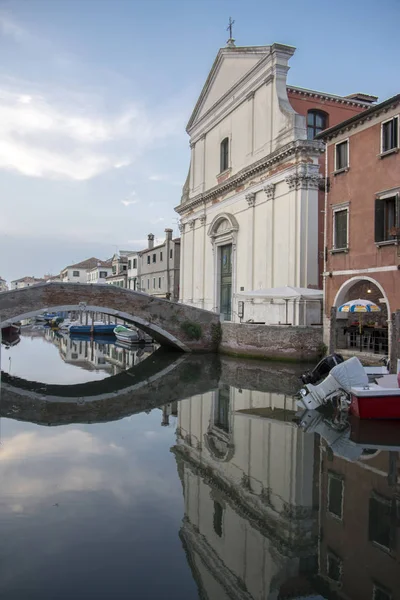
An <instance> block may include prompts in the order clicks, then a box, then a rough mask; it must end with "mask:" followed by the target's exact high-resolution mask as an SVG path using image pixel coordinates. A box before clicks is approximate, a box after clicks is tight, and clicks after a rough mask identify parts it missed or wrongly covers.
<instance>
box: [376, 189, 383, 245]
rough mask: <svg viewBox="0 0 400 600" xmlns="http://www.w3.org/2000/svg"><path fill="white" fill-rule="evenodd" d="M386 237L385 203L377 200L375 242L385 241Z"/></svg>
mask: <svg viewBox="0 0 400 600" xmlns="http://www.w3.org/2000/svg"><path fill="white" fill-rule="evenodd" d="M384 238H385V203H384V202H383V201H382V200H380V199H379V198H377V199H376V200H375V242H383V240H384Z"/></svg>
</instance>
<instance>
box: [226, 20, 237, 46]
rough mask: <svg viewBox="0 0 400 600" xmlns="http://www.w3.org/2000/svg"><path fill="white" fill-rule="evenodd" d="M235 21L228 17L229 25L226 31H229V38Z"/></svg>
mask: <svg viewBox="0 0 400 600" xmlns="http://www.w3.org/2000/svg"><path fill="white" fill-rule="evenodd" d="M234 22H235V21H232V17H229V25H228V27H227V28H226V30H227V31H229V39H230V40H231V39H232V27H233V24H234Z"/></svg>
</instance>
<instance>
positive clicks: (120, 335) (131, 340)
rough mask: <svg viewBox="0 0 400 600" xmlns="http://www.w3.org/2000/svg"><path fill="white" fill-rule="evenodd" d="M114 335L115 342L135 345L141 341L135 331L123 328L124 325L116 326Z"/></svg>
mask: <svg viewBox="0 0 400 600" xmlns="http://www.w3.org/2000/svg"><path fill="white" fill-rule="evenodd" d="M114 335H115V337H116V338H117V340H119V341H120V342H123V343H124V344H137V343H139V342H140V341H141V340H140V336H139V333H138V332H137V330H136V329H129V327H125V326H124V325H117V327H115V328H114Z"/></svg>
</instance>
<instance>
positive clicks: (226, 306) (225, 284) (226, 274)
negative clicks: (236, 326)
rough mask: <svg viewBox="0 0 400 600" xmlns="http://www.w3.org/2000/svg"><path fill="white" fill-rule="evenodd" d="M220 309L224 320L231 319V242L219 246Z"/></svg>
mask: <svg viewBox="0 0 400 600" xmlns="http://www.w3.org/2000/svg"><path fill="white" fill-rule="evenodd" d="M220 257H221V264H220V294H219V297H220V309H219V312H220V313H221V314H223V315H224V319H225V321H230V320H231V319H232V244H227V245H226V246H221V248H220Z"/></svg>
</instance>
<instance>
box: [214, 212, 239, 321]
mask: <svg viewBox="0 0 400 600" xmlns="http://www.w3.org/2000/svg"><path fill="white" fill-rule="evenodd" d="M238 230H239V225H238V222H237V220H236V218H235V217H234V216H233V215H232V214H230V213H221V214H219V215H217V216H216V217H215V218H214V219H213V221H212V223H211V225H210V227H209V229H208V235H209V236H210V238H211V243H212V247H213V254H214V305H215V306H216V308H217V310H218V312H219V313H220V314H221V315H223V317H224V320H225V321H231V320H232V298H233V294H234V293H235V291H236V290H235V274H236V240H237V233H238Z"/></svg>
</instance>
